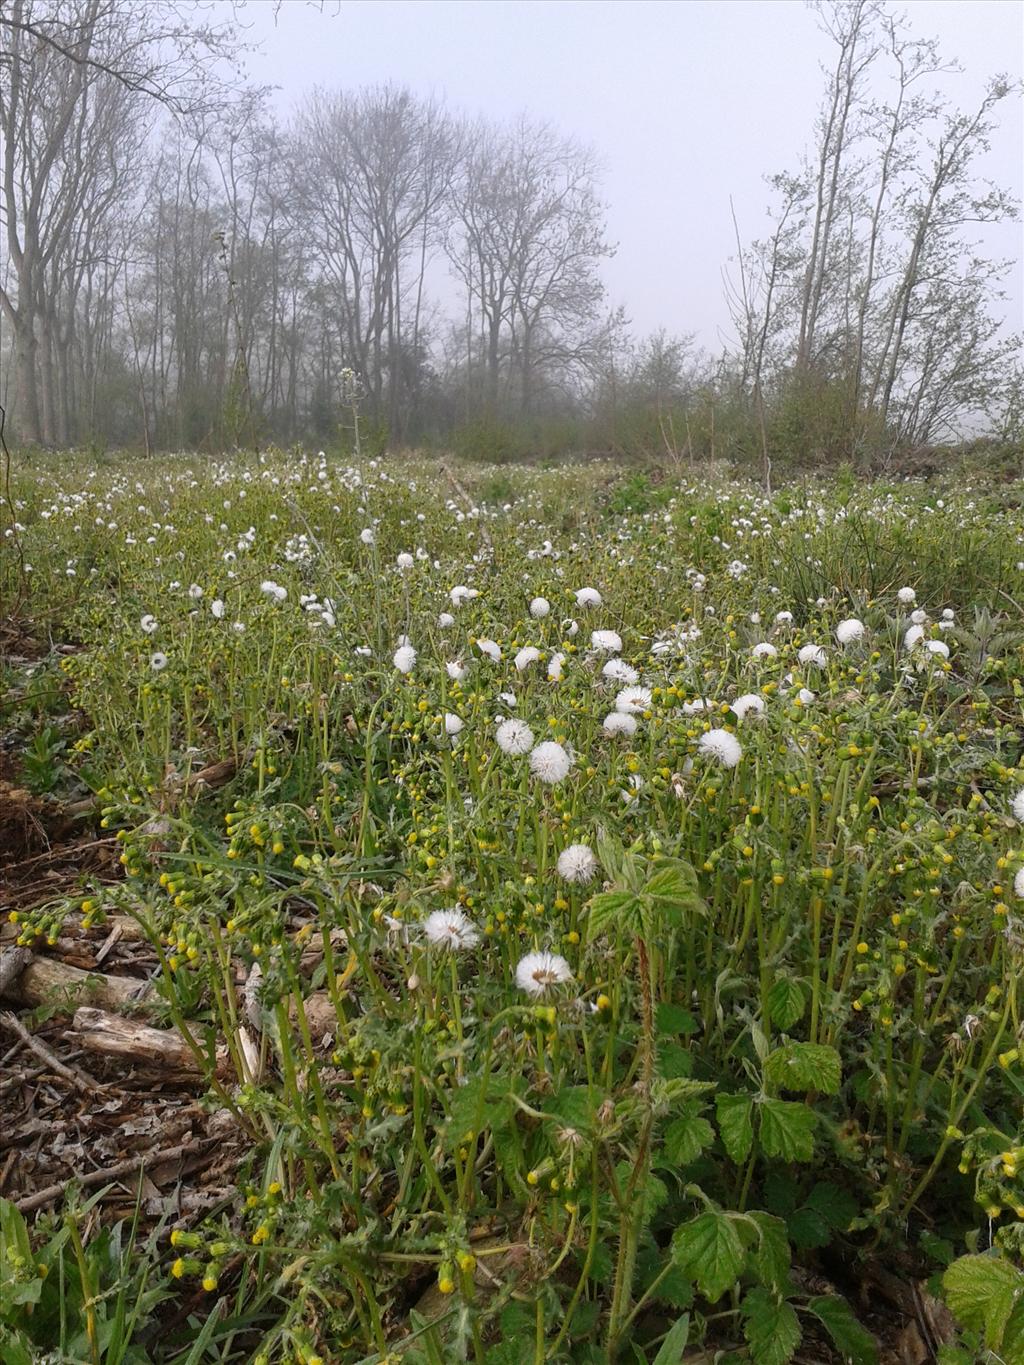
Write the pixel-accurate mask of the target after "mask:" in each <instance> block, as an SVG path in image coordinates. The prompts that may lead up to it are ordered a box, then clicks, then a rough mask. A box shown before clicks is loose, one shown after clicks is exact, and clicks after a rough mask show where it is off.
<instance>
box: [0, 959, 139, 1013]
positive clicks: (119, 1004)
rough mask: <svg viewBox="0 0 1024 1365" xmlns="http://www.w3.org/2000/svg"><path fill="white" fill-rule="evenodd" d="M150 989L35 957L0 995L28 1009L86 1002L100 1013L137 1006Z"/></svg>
mask: <svg viewBox="0 0 1024 1365" xmlns="http://www.w3.org/2000/svg"><path fill="white" fill-rule="evenodd" d="M149 989H150V983H149V982H148V981H140V980H138V978H137V977H133V976H104V975H103V973H102V972H84V971H82V969H81V968H80V967H69V966H68V965H67V964H66V963H64V962H54V961H53V960H52V959H51V958H48V957H34V958H32V959H31V961H30V962H28V963H27V965H25V966H24V967H23V968H22V970H21V971H20V972H19V974H18V975H16V976H12V978H11V980H10V981H8V982H7V983H6V984H5V985H4V988H3V990H0V995H4V996H6V997H7V998H8V999H11V1000H16V1001H17V1002H18V1003H19V1004H21V1005H28V1006H30V1007H34V1006H36V1005H48V1006H56V1007H57V1008H64V1009H65V1010H70V1009H72V1008H74V1007H75V1006H77V1005H80V1004H82V1003H83V1002H85V1001H88V1002H89V1003H90V1004H93V1005H96V1006H98V1007H99V1008H101V1009H108V1010H118V1009H123V1008H124V1007H125V1006H127V1005H136V1004H138V1003H139V1002H140V1001H141V1000H143V999H144V998H145V996H146V995H148V994H149Z"/></svg>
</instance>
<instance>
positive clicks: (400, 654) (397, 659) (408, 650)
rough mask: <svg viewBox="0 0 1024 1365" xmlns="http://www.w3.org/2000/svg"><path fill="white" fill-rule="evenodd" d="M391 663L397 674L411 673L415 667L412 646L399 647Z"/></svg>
mask: <svg viewBox="0 0 1024 1365" xmlns="http://www.w3.org/2000/svg"><path fill="white" fill-rule="evenodd" d="M391 662H392V663H393V664H394V665H395V667H396V668H397V669H398V671H399V673H411V672H412V671H413V669H414V668H415V667H416V651H415V649H414V648H413V647H412V645H399V646H398V648H397V649H396V650H395V652H394V655H393V656H392V660H391Z"/></svg>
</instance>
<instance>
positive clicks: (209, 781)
mask: <svg viewBox="0 0 1024 1365" xmlns="http://www.w3.org/2000/svg"><path fill="white" fill-rule="evenodd" d="M237 772H238V759H237V758H223V759H221V760H220V761H219V762H218V763H209V764H207V766H206V767H205V768H200V769H199V771H198V772H194V773H189V775H188V777H187V778H186V779H185V782H184V784H183V786H184V790H185V793H186V794H187V795H189V796H196V795H198V794H199V793H200V792H201V791H215V790H216V788H217V787H223V786H224V784H225V783H226V782H230V781H231V779H232V778H233V777H234V775H235V774H236V773H237ZM101 804H102V803H101V801H100V798H99V797H98V796H85V797H83V798H82V800H81V801H72V802H70V804H68V805H66V806H60V807H59V808H58V809H59V814H61V815H68V816H72V817H74V816H79V815H91V814H92V813H93V812H94V811H97V810H99V808H100V805H101ZM101 842H105V841H102V840H101Z"/></svg>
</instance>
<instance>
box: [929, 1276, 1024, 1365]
mask: <svg viewBox="0 0 1024 1365" xmlns="http://www.w3.org/2000/svg"><path fill="white" fill-rule="evenodd" d="M942 1287H943V1290H944V1291H945V1295H946V1302H947V1303H948V1304H949V1307H950V1310H951V1311H952V1313H953V1315H954V1317H957V1318H959V1319H960V1321H961V1322H962V1323H963V1324H964V1326H965V1327H971V1328H974V1329H975V1330H976V1331H981V1332H984V1334H985V1344H986V1345H987V1346H988V1347H989V1348H990V1349H991V1350H993V1351H998V1350H1000V1348H1001V1347H1002V1346H1003V1338H1004V1336H1005V1334H1006V1329H1007V1324H1008V1323H1009V1322H1010V1317H1011V1314H1013V1312H1014V1308H1015V1307H1018V1306H1019V1307H1021V1309H1022V1313H1024V1273H1022V1272H1021V1271H1019V1270H1017V1269H1016V1267H1015V1266H1012V1265H1011V1264H1010V1263H1009V1261H1004V1260H1002V1259H1000V1258H999V1257H996V1256H961V1257H959V1258H958V1259H957V1260H955V1261H954V1262H953V1264H952V1265H951V1266H950V1267H949V1269H948V1270H947V1271H946V1273H945V1274H944V1275H943V1277H942ZM1021 1333H1022V1336H1024V1322H1022V1324H1021ZM1004 1354H1005V1355H1006V1356H1007V1358H1010V1357H1009V1353H1008V1352H1004Z"/></svg>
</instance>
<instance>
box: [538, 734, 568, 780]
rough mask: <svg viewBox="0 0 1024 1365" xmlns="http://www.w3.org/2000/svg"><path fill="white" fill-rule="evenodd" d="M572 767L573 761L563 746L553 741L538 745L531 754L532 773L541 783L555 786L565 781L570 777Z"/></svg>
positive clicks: (548, 740) (549, 740)
mask: <svg viewBox="0 0 1024 1365" xmlns="http://www.w3.org/2000/svg"><path fill="white" fill-rule="evenodd" d="M571 767H572V759H571V758H570V757H569V755H568V754H567V753H566V751H565V750H564V749H563V748H562V746H561V744H558V743H556V741H555V740H553V739H547V740H545V741H544V742H543V744H538V745H537V747H536V749H534V750H533V752H532V753H531V754H530V771H531V772H532V773H533V775H534V777H537V778H539V779H540V781H541V782H545V783H547V784H548V785H549V786H554V784H555V783H556V782H561V781H563V780H564V779H565V778H566V777H568V775H569V770H570V768H571Z"/></svg>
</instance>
